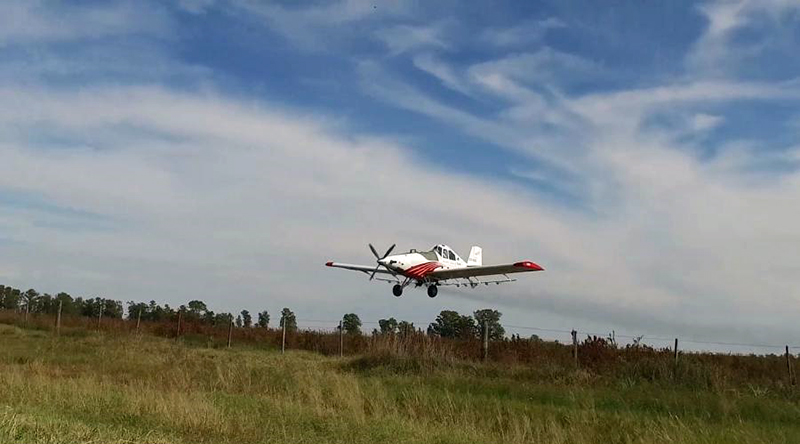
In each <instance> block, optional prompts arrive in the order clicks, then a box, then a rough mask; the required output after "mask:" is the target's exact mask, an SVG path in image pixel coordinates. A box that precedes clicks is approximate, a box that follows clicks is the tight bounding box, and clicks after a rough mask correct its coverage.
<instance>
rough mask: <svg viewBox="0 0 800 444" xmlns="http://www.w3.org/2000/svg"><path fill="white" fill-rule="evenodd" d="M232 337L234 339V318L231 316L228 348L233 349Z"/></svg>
mask: <svg viewBox="0 0 800 444" xmlns="http://www.w3.org/2000/svg"><path fill="white" fill-rule="evenodd" d="M232 337H233V316H231V323H230V324H228V348H231V338H232Z"/></svg>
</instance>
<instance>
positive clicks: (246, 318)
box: [242, 310, 253, 328]
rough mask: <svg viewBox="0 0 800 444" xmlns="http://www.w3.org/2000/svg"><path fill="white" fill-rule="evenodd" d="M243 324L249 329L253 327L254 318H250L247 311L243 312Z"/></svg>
mask: <svg viewBox="0 0 800 444" xmlns="http://www.w3.org/2000/svg"><path fill="white" fill-rule="evenodd" d="M242 323H243V324H244V326H245V327H247V328H250V327H252V326H253V317H252V316H250V312H249V311H247V310H242Z"/></svg>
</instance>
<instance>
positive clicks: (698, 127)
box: [0, 0, 800, 350]
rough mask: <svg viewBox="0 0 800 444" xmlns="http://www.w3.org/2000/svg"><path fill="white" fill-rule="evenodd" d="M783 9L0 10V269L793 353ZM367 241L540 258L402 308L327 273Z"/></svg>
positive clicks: (332, 318) (311, 305) (799, 173)
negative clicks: (473, 315) (529, 269)
mask: <svg viewBox="0 0 800 444" xmlns="http://www.w3.org/2000/svg"><path fill="white" fill-rule="evenodd" d="M799 22H800V2H798V1H797V0H758V1H755V0H754V1H748V0H741V1H707V2H694V1H691V2H689V1H687V2H682V1H674V2H644V3H642V2H626V1H619V2H609V3H607V4H604V5H603V6H602V7H599V6H598V5H597V4H596V3H595V2H590V1H535V2H516V1H499V2H469V3H466V2H454V1H449V0H445V1H441V2H415V1H407V0H397V1H392V2H389V1H380V2H377V1H374V0H373V1H362V0H338V1H314V2H303V3H301V2H261V1H249V0H195V1H190V0H183V1H175V2H162V1H110V2H107V1H102V2H100V1H72V2H48V1H17V0H10V1H4V2H2V3H0V283H4V284H6V285H12V286H15V287H18V288H23V289H26V288H31V287H32V288H35V289H37V290H39V291H40V292H50V293H55V292H58V291H67V292H68V293H70V294H72V295H74V296H83V297H94V296H101V297H108V298H112V299H118V300H122V301H130V300H133V301H149V300H151V299H154V300H156V301H159V302H166V303H169V304H170V305H172V306H177V305H180V304H185V303H186V302H187V301H189V300H192V299H200V300H203V301H205V302H206V303H207V304H208V305H209V308H211V309H212V310H215V311H237V312H238V311H239V310H241V309H248V310H250V311H251V312H258V311H261V310H264V309H266V310H269V311H270V313H273V314H277V313H278V312H279V311H280V309H281V308H283V307H289V308H291V309H292V310H294V311H295V313H296V314H297V317H298V319H299V320H300V324H301V327H309V328H329V327H332V326H333V325H335V323H336V321H337V320H338V319H339V318H340V317H341V315H342V314H344V313H349V312H355V313H357V314H359V315H360V317H361V319H362V320H363V321H364V322H365V328H366V329H367V330H369V329H371V328H372V327H374V325H373V324H369V322H376V321H377V320H378V319H380V318H385V317H389V316H394V317H396V318H398V319H408V320H411V321H415V322H416V323H417V325H418V326H423V327H424V325H426V324H427V323H428V322H431V321H432V320H433V319H434V318H435V317H436V315H437V314H438V313H439V311H441V310H443V309H453V310H457V311H459V312H461V313H470V312H472V311H474V310H477V309H481V308H496V309H498V310H500V311H501V312H502V313H503V318H502V321H503V322H504V323H505V324H506V325H513V326H519V327H531V328H540V329H544V330H541V331H536V330H531V329H522V328H516V327H507V330H509V332H510V333H520V334H521V335H523V336H528V335H530V334H533V333H536V334H539V335H540V336H542V337H548V338H555V339H561V340H564V339H567V338H568V337H569V335H568V334H565V333H563V332H561V331H569V330H571V329H573V328H574V329H577V330H579V331H580V332H594V333H600V334H606V333H608V332H611V331H612V330H614V331H615V332H616V334H617V336H618V337H625V335H630V336H639V335H644V337H645V339H644V341H645V342H647V341H648V340H650V341H652V342H651V343H652V344H654V345H659V346H660V345H666V343H660V342H658V341H659V339H657V338H665V339H664V340H668V339H669V338H672V337H676V336H677V337H681V338H684V339H694V340H702V341H711V342H726V343H728V342H730V343H744V344H767V345H772V344H774V345H782V344H790V345H791V344H798V345H800V322H798V319H799V318H800V229H798V227H800V144H798V142H797V140H798V136H800V107H799V105H800V58H798V57H796V48H797V47H798V43H800V26H798V25H799V24H800V23H799ZM368 243H373V244H374V245H375V246H376V248H377V249H378V250H385V249H386V248H388V246H389V245H391V244H393V243H396V244H397V251H407V250H409V249H410V248H416V249H427V248H429V247H431V246H432V245H434V244H437V243H446V244H448V245H450V246H451V247H453V248H454V249H455V250H456V251H457V252H458V253H459V254H460V255H461V256H464V257H466V256H467V255H468V252H469V248H470V247H471V246H472V245H480V246H481V247H482V248H483V252H484V253H483V256H484V262H485V263H508V262H513V261H517V260H522V259H528V260H533V261H535V262H537V263H539V264H540V265H542V266H543V267H544V268H545V270H546V271H544V272H542V273H536V274H532V275H522V276H521V277H519V280H518V281H517V282H515V283H511V284H504V285H499V286H491V287H480V288H476V289H473V290H468V289H463V288H462V289H456V288H453V289H450V288H445V289H442V291H440V293H439V296H438V297H437V298H435V299H429V298H428V297H427V296H426V295H425V293H424V291H422V290H416V291H414V290H410V291H406V292H405V293H404V295H403V296H402V297H401V298H395V297H393V296H392V295H391V288H390V286H389V285H388V284H385V283H374V282H372V283H370V282H367V279H366V277H365V276H363V275H361V274H358V273H351V272H347V271H343V270H333V269H329V268H326V267H324V264H325V262H327V261H328V260H336V261H341V262H349V263H361V264H370V263H372V262H373V261H374V258H373V256H372V254H371V253H370V251H369V249H368V247H367V244H368ZM549 330H553V331H549ZM620 335H622V336H620ZM700 346H701V345H698V347H700ZM702 347H706V348H713V347H717V348H719V347H723V348H724V346H720V345H719V344H718V345H716V346H712V345H702ZM745 349H746V350H750V349H753V347H749V348H747V347H746V348H745Z"/></svg>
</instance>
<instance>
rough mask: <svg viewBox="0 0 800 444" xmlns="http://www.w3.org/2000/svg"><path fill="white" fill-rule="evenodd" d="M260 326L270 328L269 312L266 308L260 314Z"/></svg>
mask: <svg viewBox="0 0 800 444" xmlns="http://www.w3.org/2000/svg"><path fill="white" fill-rule="evenodd" d="M258 326H259V327H263V328H269V312H267V310H264V311H262V312H261V313H259V314H258Z"/></svg>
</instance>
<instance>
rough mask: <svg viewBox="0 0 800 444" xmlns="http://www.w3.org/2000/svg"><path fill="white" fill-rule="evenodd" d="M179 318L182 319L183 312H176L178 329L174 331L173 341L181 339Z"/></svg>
mask: <svg viewBox="0 0 800 444" xmlns="http://www.w3.org/2000/svg"><path fill="white" fill-rule="evenodd" d="M181 318H183V310H178V328H177V329H176V330H175V339H178V338H180V337H181Z"/></svg>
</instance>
